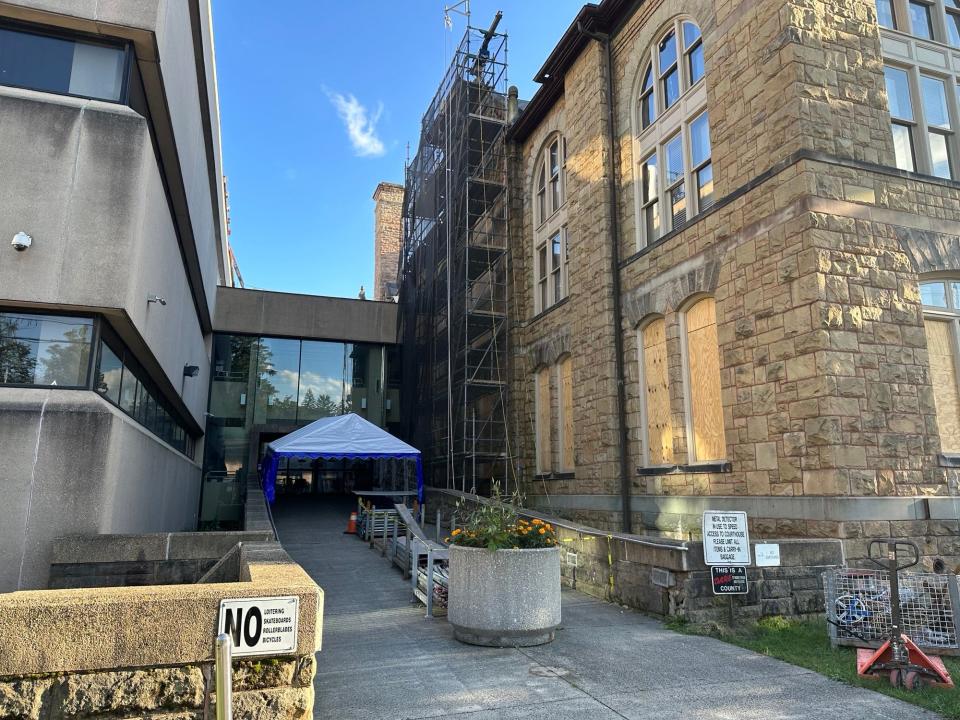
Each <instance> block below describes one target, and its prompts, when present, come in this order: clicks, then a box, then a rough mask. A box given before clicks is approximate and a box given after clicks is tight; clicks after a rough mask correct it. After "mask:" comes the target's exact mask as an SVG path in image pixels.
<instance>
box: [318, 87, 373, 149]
mask: <svg viewBox="0 0 960 720" xmlns="http://www.w3.org/2000/svg"><path fill="white" fill-rule="evenodd" d="M327 97H328V98H330V102H331V103H333V106H334V107H335V108H336V109H337V115H339V116H340V119H341V120H342V121H343V125H344V127H345V128H346V129H347V135H348V136H349V137H350V144H351V145H353V149H354V152H356V154H357V155H358V156H359V157H380V156H381V155H383V154H384V153H385V152H386V148H385V147H384V145H383V141H382V140H381V139H380V138H379V137H378V136H377V122H379V120H380V115H381V113H382V112H383V105H382V104H378V105H377V111H376V112H375V113H373V115H371V114H370V111H369V110H368V109H367V108H366V107H364V105H363V104H362V103H361V102H360V101H359V100H357V98H355V97H354V96H353V95H352V94H351V93H347V94H346V95H344V94H342V93H338V92H333V91H331V90H327Z"/></svg>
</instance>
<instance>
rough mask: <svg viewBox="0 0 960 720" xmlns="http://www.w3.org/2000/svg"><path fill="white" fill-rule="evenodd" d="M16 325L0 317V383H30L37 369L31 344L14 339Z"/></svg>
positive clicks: (8, 319)
mask: <svg viewBox="0 0 960 720" xmlns="http://www.w3.org/2000/svg"><path fill="white" fill-rule="evenodd" d="M16 331H17V323H16V322H15V321H14V320H12V319H10V318H5V317H0V382H4V383H19V384H27V383H32V382H33V381H34V380H33V374H34V371H35V370H36V367H37V359H36V358H35V357H34V356H33V348H31V343H30V342H28V341H26V340H21V339H20V338H17V337H14V336H15V335H16Z"/></svg>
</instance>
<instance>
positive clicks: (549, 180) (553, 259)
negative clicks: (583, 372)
mask: <svg viewBox="0 0 960 720" xmlns="http://www.w3.org/2000/svg"><path fill="white" fill-rule="evenodd" d="M566 162H567V143H566V140H564V138H563V136H562V135H559V134H557V135H553V136H552V137H551V138H549V139H548V140H547V142H546V144H545V145H544V148H543V151H542V152H541V153H540V156H539V159H538V160H537V165H536V167H535V175H534V177H535V178H536V186H535V188H534V194H535V197H536V200H535V202H534V228H535V229H534V233H533V235H534V243H533V270H534V313H541V312H543V311H544V310H547V309H548V308H550V307H553V306H554V305H556V304H557V303H558V302H560V301H561V300H562V299H563V298H565V297H566V296H567V294H568V292H569V291H568V288H567V258H568V249H567V225H566V223H567V214H566V194H567V187H566V185H567V182H566Z"/></svg>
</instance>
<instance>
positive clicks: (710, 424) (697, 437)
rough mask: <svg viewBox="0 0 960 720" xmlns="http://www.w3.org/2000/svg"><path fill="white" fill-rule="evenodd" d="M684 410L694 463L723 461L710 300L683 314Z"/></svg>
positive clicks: (716, 349) (717, 354)
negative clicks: (690, 433) (685, 357)
mask: <svg viewBox="0 0 960 720" xmlns="http://www.w3.org/2000/svg"><path fill="white" fill-rule="evenodd" d="M685 324H686V333H687V352H686V356H687V392H688V397H687V407H688V408H689V412H690V422H689V427H690V429H691V431H692V433H693V437H692V438H691V440H692V442H690V447H691V450H692V451H693V459H694V460H695V461H698V462H704V461H708V460H721V459H724V458H725V457H726V454H727V450H726V442H725V441H724V436H723V405H722V403H721V401H720V349H719V345H718V343H717V313H716V304H715V302H714V300H713V298H704V299H703V300H700V301H698V302H697V303H696V304H694V305H693V306H692V307H691V308H690V309H689V310H687V314H686V323H685Z"/></svg>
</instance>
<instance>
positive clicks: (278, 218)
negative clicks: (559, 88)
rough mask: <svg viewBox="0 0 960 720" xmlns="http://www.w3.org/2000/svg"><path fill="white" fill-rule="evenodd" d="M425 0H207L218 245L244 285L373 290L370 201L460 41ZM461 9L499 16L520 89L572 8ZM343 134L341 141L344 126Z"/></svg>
mask: <svg viewBox="0 0 960 720" xmlns="http://www.w3.org/2000/svg"><path fill="white" fill-rule="evenodd" d="M445 4H449V2H448V3H444V2H437V1H436V0H394V2H387V1H386V0H378V1H374V0H355V1H354V2H333V1H332V0H319V1H318V0H283V1H282V2H279V3H273V4H268V5H269V8H270V11H265V10H264V8H265V5H264V3H263V0H213V10H214V32H215V43H216V52H217V72H218V76H219V89H220V113H221V124H222V137H223V153H224V172H225V173H226V174H227V176H228V177H229V190H230V206H231V211H230V217H231V226H232V235H231V242H232V243H233V247H234V252H235V253H236V255H237V259H238V261H239V263H240V271H241V272H242V273H243V278H244V280H245V281H246V284H247V287H256V288H262V289H269V290H282V291H287V292H300V293H310V294H317V295H337V296H343V297H355V296H356V294H357V291H358V290H359V288H360V285H361V284H362V285H364V286H365V287H366V288H367V290H368V294H369V290H370V287H371V285H372V283H373V200H372V199H371V196H372V195H373V191H374V189H375V188H376V186H377V183H378V182H380V181H381V180H389V181H392V182H401V183H402V182H403V164H404V159H405V157H406V152H407V143H408V142H409V143H410V147H411V153H413V152H415V151H416V146H417V139H418V136H419V127H420V118H421V116H422V114H423V112H424V110H425V109H426V107H427V105H428V104H429V102H430V100H431V99H432V97H433V94H434V92H435V90H436V87H437V85H438V84H439V82H440V79H441V78H442V76H443V73H444V72H445V70H446V66H447V64H448V62H449V56H450V47H451V46H455V45H456V43H457V42H459V40H460V37H461V35H462V34H463V29H464V18H463V17H462V16H460V15H456V14H452V15H451V17H452V18H453V20H454V29H453V31H452V32H449V31H447V30H445V29H444V24H443V8H444V5H445ZM582 4H583V3H582V2H581V1H580V0H577V1H576V2H572V1H571V0H500V1H499V2H491V1H490V0H473V2H472V7H471V10H472V12H473V24H474V25H476V26H481V27H487V26H488V25H489V23H490V21H491V20H492V19H493V16H494V14H495V12H496V11H497V10H498V9H500V10H503V15H504V17H503V21H502V23H501V25H500V29H501V30H505V31H506V32H507V33H508V35H509V40H508V58H509V68H508V73H509V81H510V84H513V85H517V86H518V87H519V88H520V97H521V98H524V99H526V98H529V97H530V95H531V94H532V93H533V92H534V90H535V89H536V84H535V83H534V82H533V81H532V79H531V78H532V77H533V75H534V74H535V73H536V71H537V70H539V68H540V66H541V65H542V64H543V61H544V60H545V59H546V57H547V55H548V54H549V52H550V50H552V49H553V47H554V45H555V44H556V42H557V40H559V39H560V36H561V35H562V34H563V31H564V30H566V28H567V26H568V25H569V24H570V23H571V22H572V21H573V18H574V17H575V16H576V13H577V11H578V10H579V9H580V7H581V6H582ZM348 122H350V123H351V124H352V126H353V136H352V138H351V135H350V134H348V128H347V123H348Z"/></svg>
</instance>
